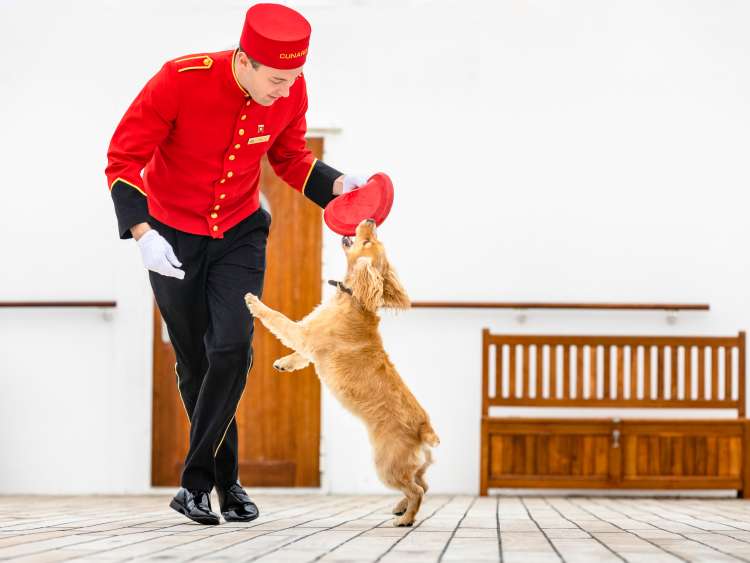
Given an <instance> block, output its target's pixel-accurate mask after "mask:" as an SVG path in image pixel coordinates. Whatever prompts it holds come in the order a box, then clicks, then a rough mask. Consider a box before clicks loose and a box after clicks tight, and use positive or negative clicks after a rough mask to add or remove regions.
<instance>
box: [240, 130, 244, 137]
mask: <svg viewBox="0 0 750 563" xmlns="http://www.w3.org/2000/svg"><path fill="white" fill-rule="evenodd" d="M244 134H245V130H244V129H240V137H242V135H244Z"/></svg>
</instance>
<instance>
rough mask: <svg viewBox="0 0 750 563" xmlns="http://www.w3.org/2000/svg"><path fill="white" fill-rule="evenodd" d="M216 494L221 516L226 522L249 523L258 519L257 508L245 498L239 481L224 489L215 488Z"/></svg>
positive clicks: (245, 495) (245, 494)
mask: <svg viewBox="0 0 750 563" xmlns="http://www.w3.org/2000/svg"><path fill="white" fill-rule="evenodd" d="M216 494H217V495H218V497H219V506H220V507H221V515H222V516H223V517H224V520H226V521H227V522H250V521H251V520H255V519H256V518H257V517H258V515H259V513H258V507H257V506H255V503H254V502H253V501H251V500H250V497H249V496H247V493H246V492H245V489H243V488H242V485H240V482H239V481H237V482H236V483H234V484H233V485H230V486H229V487H228V488H226V489H223V488H221V487H219V486H217V487H216Z"/></svg>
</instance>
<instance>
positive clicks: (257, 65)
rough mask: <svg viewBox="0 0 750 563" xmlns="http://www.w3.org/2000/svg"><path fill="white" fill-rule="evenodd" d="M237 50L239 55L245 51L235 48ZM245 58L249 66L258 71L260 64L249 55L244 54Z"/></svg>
mask: <svg viewBox="0 0 750 563" xmlns="http://www.w3.org/2000/svg"><path fill="white" fill-rule="evenodd" d="M237 50H238V51H239V52H240V53H245V51H243V50H242V47H237ZM245 56H246V57H247V58H248V59H249V60H250V64H251V65H252V66H253V68H254V69H255V70H258V69H259V68H260V67H261V64H260V63H259V62H258V61H256V60H255V59H254V58H252V57H251V56H250V55H248V54H247V53H245Z"/></svg>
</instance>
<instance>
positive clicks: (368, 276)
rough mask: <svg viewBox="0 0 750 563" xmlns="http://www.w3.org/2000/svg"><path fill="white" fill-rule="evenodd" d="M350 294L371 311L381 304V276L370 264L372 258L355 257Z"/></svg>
mask: <svg viewBox="0 0 750 563" xmlns="http://www.w3.org/2000/svg"><path fill="white" fill-rule="evenodd" d="M350 285H351V288H352V295H353V296H354V298H355V299H357V300H358V301H359V302H360V303H362V306H363V307H364V308H365V309H367V310H368V311H372V312H373V313H374V312H375V311H377V310H378V308H379V307H380V306H381V305H382V304H383V276H382V275H380V272H378V271H377V270H376V269H375V268H374V267H373V265H372V258H369V257H367V256H361V257H359V258H357V261H356V262H355V263H354V266H353V267H352V272H351V284H350Z"/></svg>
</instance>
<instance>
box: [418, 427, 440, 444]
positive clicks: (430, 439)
mask: <svg viewBox="0 0 750 563" xmlns="http://www.w3.org/2000/svg"><path fill="white" fill-rule="evenodd" d="M419 439H420V440H422V442H424V443H425V444H427V445H428V446H432V447H433V448H434V447H435V446H437V445H438V444H440V438H438V435H437V434H435V430H434V429H433V428H432V426H431V425H430V423H429V422H423V423H422V424H421V425H420V426H419Z"/></svg>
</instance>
